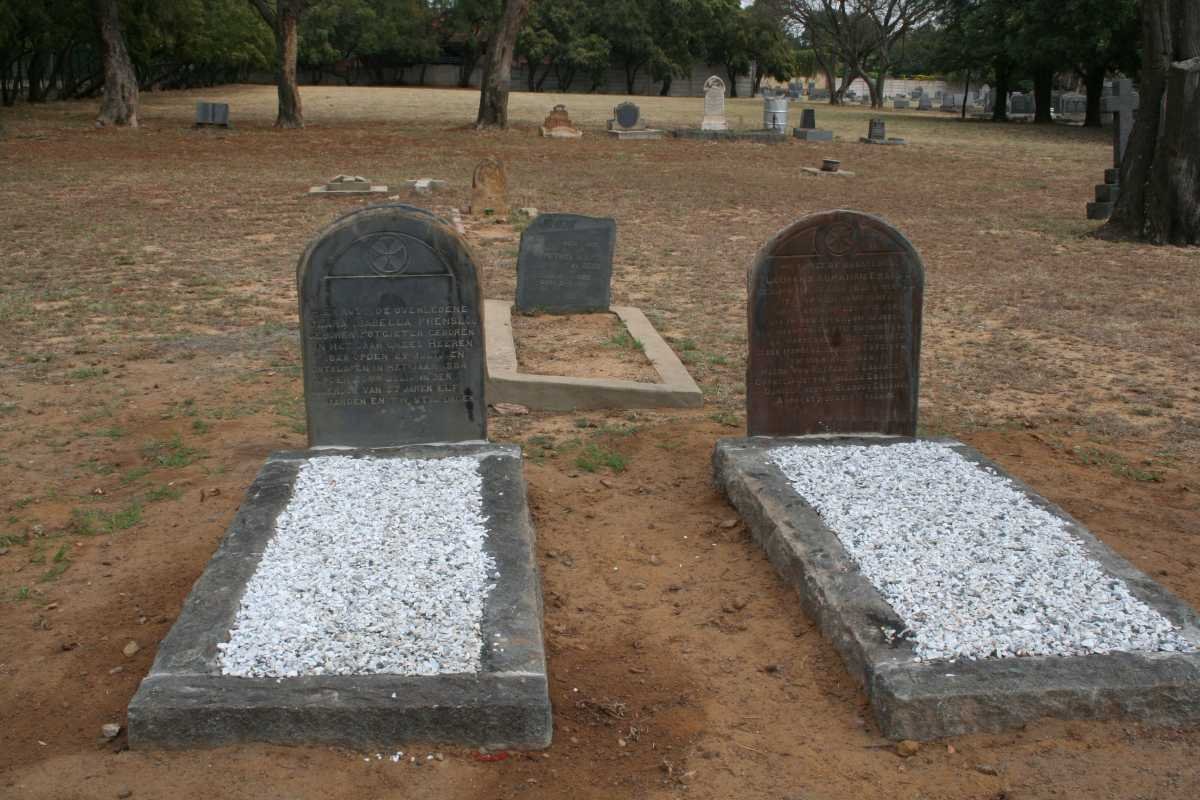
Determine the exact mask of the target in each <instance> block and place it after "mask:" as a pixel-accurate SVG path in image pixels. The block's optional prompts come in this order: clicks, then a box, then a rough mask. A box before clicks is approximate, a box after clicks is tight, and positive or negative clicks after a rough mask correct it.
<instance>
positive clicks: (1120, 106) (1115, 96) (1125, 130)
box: [1087, 78, 1139, 219]
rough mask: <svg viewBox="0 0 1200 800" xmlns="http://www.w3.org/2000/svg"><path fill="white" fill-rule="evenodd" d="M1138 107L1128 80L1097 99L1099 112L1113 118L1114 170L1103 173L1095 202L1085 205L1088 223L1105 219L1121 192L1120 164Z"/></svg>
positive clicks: (1114, 82)
mask: <svg viewBox="0 0 1200 800" xmlns="http://www.w3.org/2000/svg"><path fill="white" fill-rule="evenodd" d="M1138 103H1139V98H1138V93H1137V92H1135V91H1134V90H1133V81H1131V80H1129V79H1128V78H1118V79H1117V80H1115V81H1113V84H1112V90H1111V92H1110V93H1109V94H1107V95H1104V96H1102V97H1101V98H1100V110H1101V111H1103V112H1104V113H1106V114H1112V115H1113V166H1112V168H1111V169H1106V170H1105V171H1104V183H1099V184H1096V199H1095V201H1094V202H1091V203H1088V204H1087V218H1088V219H1108V218H1109V217H1110V216H1112V212H1113V208H1115V207H1116V205H1117V197H1118V196H1119V195H1120V190H1121V186H1120V177H1121V161H1122V160H1123V159H1124V158H1125V147H1126V145H1128V144H1129V134H1130V133H1131V132H1132V131H1133V120H1134V114H1135V112H1136V111H1137V108H1138Z"/></svg>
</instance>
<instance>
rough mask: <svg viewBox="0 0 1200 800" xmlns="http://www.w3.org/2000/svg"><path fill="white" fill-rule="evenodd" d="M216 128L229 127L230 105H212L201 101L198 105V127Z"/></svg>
mask: <svg viewBox="0 0 1200 800" xmlns="http://www.w3.org/2000/svg"><path fill="white" fill-rule="evenodd" d="M210 125H211V126H216V127H221V128H228V127H229V104H228V103H210V102H208V101H206V100H200V101H198V102H197V103H196V127H197V128H201V127H207V126H210Z"/></svg>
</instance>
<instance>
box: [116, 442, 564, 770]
mask: <svg viewBox="0 0 1200 800" xmlns="http://www.w3.org/2000/svg"><path fill="white" fill-rule="evenodd" d="M329 455H355V456H363V455H369V456H372V457H376V458H419V459H430V458H447V457H451V456H467V457H475V458H478V459H479V460H480V472H481V474H482V476H483V497H484V507H483V512H484V515H485V516H486V517H487V520H488V523H487V524H488V537H487V540H486V542H485V547H486V549H487V551H488V553H489V554H490V555H491V556H492V558H493V559H494V560H495V563H496V571H497V572H498V573H499V574H500V578H499V579H498V580H497V582H496V586H495V588H494V589H493V590H492V591H491V593H490V594H489V596H488V598H487V600H486V602H485V605H484V619H483V625H482V638H483V641H484V652H483V667H482V669H481V670H480V672H478V673H473V674H453V675H434V676H399V675H357V676H355V675H340V676H339V675H322V676H308V677H299V678H283V679H276V678H243V677H233V676H226V675H222V674H221V672H220V667H219V662H218V651H217V644H218V643H219V642H223V641H228V639H229V630H230V628H231V627H232V625H233V622H234V619H235V617H236V614H237V609H238V606H239V604H240V603H241V598H242V594H243V592H244V591H245V588H246V585H247V583H248V582H249V580H250V578H251V576H252V575H253V574H254V571H255V570H256V568H257V566H258V562H259V560H260V558H261V557H262V553H263V550H264V549H265V547H266V545H267V542H268V541H269V540H270V538H271V537H272V535H274V530H275V518H276V517H277V516H278V515H279V512H280V511H282V510H283V508H284V507H285V506H286V505H287V502H288V500H289V499H290V498H291V494H292V487H293V486H294V485H295V481H296V475H297V473H298V471H299V469H300V465H301V464H302V463H303V462H305V461H306V460H309V459H313V458H322V457H325V456H329ZM497 634H498V635H497ZM492 645H498V646H499V647H502V648H503V650H502V651H501V650H499V649H496V648H493V647H492ZM551 725H552V722H551V712H550V700H549V694H548V685H547V678H546V657H545V650H544V646H543V640H542V598H541V588H540V583H539V579H538V570H537V562H536V560H535V557H534V532H533V526H532V523H531V522H530V517H529V508H528V504H527V501H526V495H525V481H524V478H523V476H522V461H521V454H520V449H519V448H518V447H515V446H512V445H493V444H486V443H478V444H475V443H469V444H452V445H411V446H406V447H397V448H390V449H386V450H382V449H381V450H370V451H363V450H342V449H336V448H322V449H319V450H308V451H301V452H280V453H275V454H273V455H272V456H271V457H270V458H268V460H267V462H266V464H265V465H264V466H263V468H262V470H261V471H260V472H259V474H258V477H257V478H256V479H255V481H254V483H253V484H251V486H250V488H249V489H248V490H247V492H246V498H245V501H244V502H243V503H242V506H241V508H240V510H239V511H238V513H237V516H236V517H235V518H234V520H233V522H232V524H231V525H230V526H229V531H228V532H227V533H226V535H225V538H224V540H223V541H222V542H221V545H220V547H219V548H218V549H217V552H216V554H215V555H214V556H213V557H212V560H211V561H210V562H209V564H208V566H207V567H206V568H205V570H204V573H203V574H202V575H201V576H200V579H199V580H198V581H197V582H196V584H195V586H194V587H193V588H192V591H191V594H189V595H188V598H187V601H186V602H185V603H184V606H183V610H182V611H181V612H180V615H179V618H178V620H177V621H176V623H175V624H174V626H172V628H171V631H170V633H169V634H168V635H167V637H166V639H164V640H163V642H162V643H161V644H160V645H159V648H158V654H157V656H156V657H155V659H154V664H153V666H152V667H151V669H150V673H149V674H148V675H147V676H146V678H145V679H144V680H143V681H142V683H141V686H140V687H139V688H138V690H137V693H136V694H135V695H134V697H133V700H132V701H131V702H130V704H129V717H128V727H129V743H130V746H131V747H134V748H185V747H208V746H217V745H228V744H236V743H242V742H267V743H275V744H334V745H343V746H350V747H369V748H381V747H393V746H396V745H400V744H405V743H410V742H428V743H448V744H458V745H466V746H472V747H487V748H492V749H500V748H513V749H532V748H541V747H546V746H548V745H549V743H550V737H551Z"/></svg>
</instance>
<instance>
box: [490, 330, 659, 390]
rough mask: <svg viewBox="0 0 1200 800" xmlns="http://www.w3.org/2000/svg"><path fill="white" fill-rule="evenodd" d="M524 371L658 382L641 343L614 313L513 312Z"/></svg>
mask: <svg viewBox="0 0 1200 800" xmlns="http://www.w3.org/2000/svg"><path fill="white" fill-rule="evenodd" d="M512 322H513V341H514V343H515V344H516V346H517V363H518V365H519V366H520V367H521V371H522V372H528V373H531V374H533V375H566V376H568V377H573V378H616V379H619V380H627V381H640V382H642V383H658V373H657V372H655V371H654V366H653V365H652V364H651V363H650V360H649V359H648V358H646V354H645V352H644V351H643V350H642V344H641V342H639V341H638V340H637V339H634V338H633V337H632V336H630V335H629V331H628V330H626V329H625V324H624V323H623V322H621V318H620V317H618V316H617V315H616V314H537V315H525V314H514V315H513V318H512Z"/></svg>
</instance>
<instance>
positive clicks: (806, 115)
mask: <svg viewBox="0 0 1200 800" xmlns="http://www.w3.org/2000/svg"><path fill="white" fill-rule="evenodd" d="M800 127H801V128H806V129H808V128H816V127H817V112H816V110H815V109H812V108H806V109H804V110H803V111H801V112H800Z"/></svg>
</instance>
